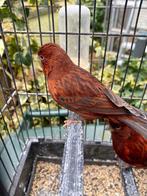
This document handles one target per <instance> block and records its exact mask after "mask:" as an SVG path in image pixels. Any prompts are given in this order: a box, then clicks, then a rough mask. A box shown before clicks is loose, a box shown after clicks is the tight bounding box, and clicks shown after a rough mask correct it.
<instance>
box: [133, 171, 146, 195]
mask: <svg viewBox="0 0 147 196" xmlns="http://www.w3.org/2000/svg"><path fill="white" fill-rule="evenodd" d="M133 174H134V178H135V182H136V185H137V187H138V191H139V193H140V195H141V196H147V169H133Z"/></svg>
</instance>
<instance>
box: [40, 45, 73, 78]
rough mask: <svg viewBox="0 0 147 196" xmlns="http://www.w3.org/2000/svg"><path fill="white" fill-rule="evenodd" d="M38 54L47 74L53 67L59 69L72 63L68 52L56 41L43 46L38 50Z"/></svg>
mask: <svg viewBox="0 0 147 196" xmlns="http://www.w3.org/2000/svg"><path fill="white" fill-rule="evenodd" d="M38 56H39V58H40V60H41V63H42V66H43V71H44V73H45V75H46V76H48V75H49V74H50V73H51V72H52V71H53V69H55V68H56V69H58V70H59V69H60V68H61V67H66V65H68V64H70V63H71V60H70V58H69V57H68V55H67V54H66V52H65V51H64V50H63V49H62V48H61V47H60V46H59V45H57V44H54V43H48V44H44V45H43V46H41V48H40V49H39V51H38Z"/></svg>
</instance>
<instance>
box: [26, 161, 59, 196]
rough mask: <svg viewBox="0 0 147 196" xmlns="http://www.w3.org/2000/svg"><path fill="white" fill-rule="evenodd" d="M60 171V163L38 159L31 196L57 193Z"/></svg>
mask: <svg viewBox="0 0 147 196" xmlns="http://www.w3.org/2000/svg"><path fill="white" fill-rule="evenodd" d="M60 173H61V165H60V163H56V162H48V161H37V165H36V171H35V174H34V179H33V182H32V188H31V192H30V196H41V195H42V196H46V195H48V194H50V195H56V194H57V192H58V191H59V181H60Z"/></svg>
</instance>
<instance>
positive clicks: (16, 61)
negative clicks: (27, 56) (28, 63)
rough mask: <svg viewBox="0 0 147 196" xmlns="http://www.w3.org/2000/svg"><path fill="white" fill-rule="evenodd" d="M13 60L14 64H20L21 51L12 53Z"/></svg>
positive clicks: (21, 60) (21, 58) (21, 59)
mask: <svg viewBox="0 0 147 196" xmlns="http://www.w3.org/2000/svg"><path fill="white" fill-rule="evenodd" d="M14 60H15V64H16V65H21V63H22V62H23V53H22V52H16V53H15V54H14Z"/></svg>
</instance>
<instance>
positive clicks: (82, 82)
mask: <svg viewBox="0 0 147 196" xmlns="http://www.w3.org/2000/svg"><path fill="white" fill-rule="evenodd" d="M38 55H39V56H40V57H41V62H42V65H43V70H44V73H45V75H46V77H47V79H48V87H49V91H50V93H51V95H52V97H53V98H54V100H55V101H56V102H57V103H58V104H60V105H61V106H63V107H65V108H67V109H69V110H71V111H74V112H76V113H78V114H79V115H80V116H81V117H82V118H83V119H86V120H93V119H96V118H104V119H107V120H108V121H109V123H110V126H111V127H112V129H113V130H112V141H113V147H114V150H115V152H116V153H117V154H118V156H119V157H120V158H121V159H122V160H124V161H125V162H127V163H129V164H131V165H133V166H136V167H147V115H146V113H145V112H143V111H141V110H139V109H137V108H135V107H133V106H131V105H129V104H128V103H127V102H125V101H124V100H123V99H122V98H120V97H119V96H118V95H115V94H114V93H113V92H112V91H111V90H109V89H107V88H106V87H105V86H104V85H103V84H101V83H100V82H99V81H98V80H97V79H96V78H95V77H93V76H92V75H91V74H90V73H89V72H87V71H85V70H84V69H82V68H79V67H78V66H76V65H74V63H73V62H72V61H71V60H70V58H69V57H68V55H67V54H66V53H65V52H64V50H63V49H61V48H60V47H59V46H58V45H56V44H45V45H44V46H42V47H41V48H40V50H39V52H38Z"/></svg>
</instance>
